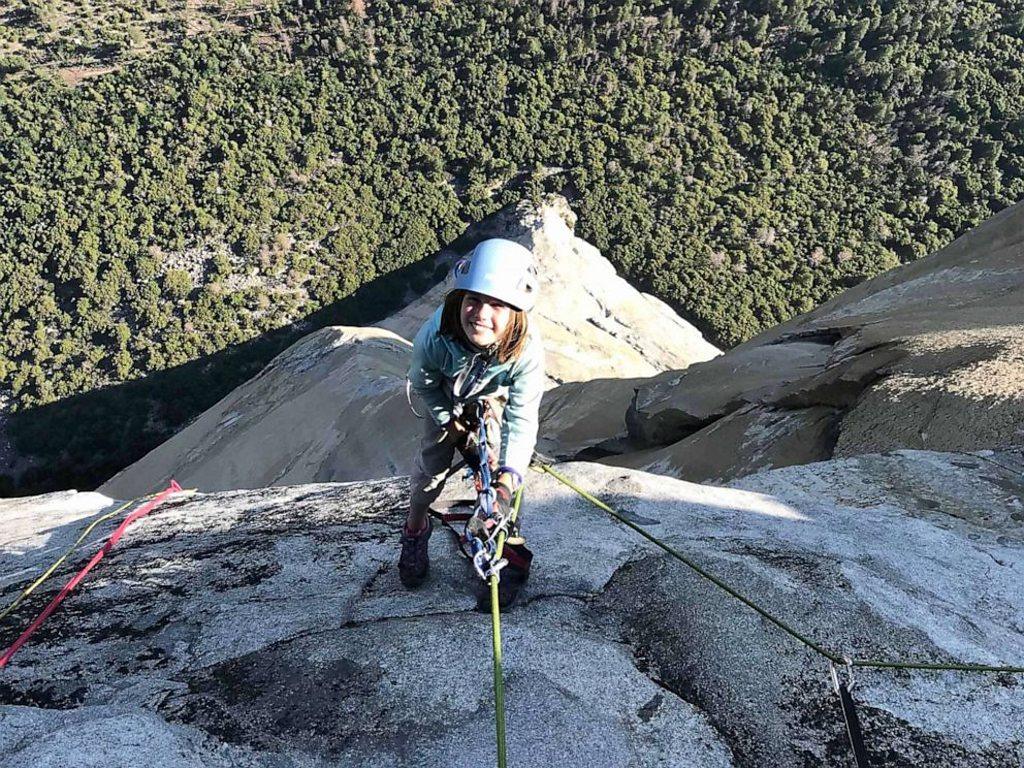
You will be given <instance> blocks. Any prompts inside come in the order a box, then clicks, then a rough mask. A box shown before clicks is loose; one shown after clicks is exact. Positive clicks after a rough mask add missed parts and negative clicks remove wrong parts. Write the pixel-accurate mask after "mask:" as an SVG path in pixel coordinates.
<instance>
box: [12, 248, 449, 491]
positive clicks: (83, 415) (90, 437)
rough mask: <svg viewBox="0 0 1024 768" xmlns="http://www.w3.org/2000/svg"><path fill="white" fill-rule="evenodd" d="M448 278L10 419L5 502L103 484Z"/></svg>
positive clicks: (385, 280) (401, 283)
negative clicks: (321, 341)
mask: <svg viewBox="0 0 1024 768" xmlns="http://www.w3.org/2000/svg"><path fill="white" fill-rule="evenodd" d="M444 270H445V267H444V265H443V263H442V262H439V261H438V260H435V259H424V260H423V261H420V262H417V263H415V264H411V265H409V266H407V267H403V268H401V269H398V270H395V271H394V272H391V273H389V274H387V275H385V276H383V277H379V278H377V279H376V280H374V281H372V282H370V283H368V284H366V285H364V286H362V287H360V288H359V289H358V290H356V291H355V292H354V293H353V294H352V295H350V296H348V297H346V298H344V299H342V300H340V301H338V302H336V303H335V304H332V305H331V306H329V307H325V308H324V309H321V310H318V311H317V312H315V313H313V314H312V315H309V316H308V317H306V318H305V319H304V320H301V321H296V322H294V323H292V324H290V325H288V326H285V327H283V328H279V329H277V330H274V331H271V332H269V333H265V334H263V335H262V336H259V337H257V338H255V339H251V340H250V341H247V342H244V343H242V344H237V345H235V346H232V347H228V348H226V349H223V350H221V351H220V352H216V353H214V354H212V355H209V356H207V357H203V358H199V359H197V360H193V361H192V362H189V363H186V364H184V365H180V366H178V367H176V368H171V369H168V370H164V371H157V372H154V373H151V374H149V375H147V376H145V377H144V378H141V379H137V380H135V381H130V382H125V383H123V384H118V385H115V386H111V387H107V388H104V389H98V390H94V391H92V392H87V393H85V394H81V395H75V396H74V397H69V398H66V399H64V400H61V401H59V402H56V403H52V404H49V405H45V406H40V407H37V408H30V409H26V410H24V411H19V412H16V413H12V414H10V415H9V416H8V418H7V423H6V425H5V428H6V436H7V438H8V439H9V440H10V442H11V446H12V449H13V454H14V456H16V457H18V458H17V459H16V461H15V463H14V466H8V467H5V468H4V470H3V473H2V474H0V496H26V495H30V494H35V493H45V492H49V491H55V490H62V489H65V488H78V489H79V490H83V489H92V488H95V487H97V486H99V485H100V484H102V483H103V482H104V481H106V480H107V479H109V478H110V477H111V476H113V475H114V474H115V473H117V472H118V471H120V470H121V469H123V468H124V467H126V466H128V465H129V464H131V463H132V462H134V461H136V460H138V459H139V458H141V457H142V456H144V455H145V454H146V453H147V452H149V451H150V450H152V449H153V448H155V447H156V446H157V445H159V444H160V443H162V442H163V441H165V440H167V439H168V438H169V437H171V436H172V435H173V434H174V433H176V432H178V431H179V430H180V429H182V428H183V427H184V426H186V425H187V424H188V422H189V421H191V420H192V419H194V418H195V417H196V416H198V415H199V414H200V413H202V412H203V411H205V410H206V409H207V408H209V407H210V406H211V405H213V404H214V403H216V402H217V401H218V400H220V399H221V398H222V397H224V396H225V395H227V394H228V393H229V392H231V390H233V389H234V388H235V387H237V386H239V385H240V384H242V383H243V382H245V381H246V380H248V379H250V378H251V377H253V376H254V375H256V374H257V373H258V372H259V371H260V370H261V369H262V368H263V367H264V366H265V365H266V364H267V363H268V362H270V360H271V359H272V358H273V357H274V356H275V355H277V354H278V353H280V352H282V351H283V350H284V349H286V348H287V347H288V346H290V345H291V344H293V343H294V342H296V341H297V340H298V339H300V338H301V337H303V336H305V335H307V334H309V333H312V332H313V331H315V330H318V329H319V328H323V327H325V326H329V325H370V324H372V323H375V322H379V321H380V320H382V319H384V318H385V317H387V316H388V315H390V314H391V313H393V312H395V311H396V310H397V309H399V308H401V307H402V306H404V305H405V304H406V303H407V302H408V299H409V296H410V294H415V295H419V294H422V293H424V292H425V291H426V290H428V289H429V288H430V287H431V286H432V285H434V284H435V283H436V282H437V281H438V280H440V279H442V278H443V276H444ZM18 464H27V465H28V466H27V467H26V468H22V467H21V466H18Z"/></svg>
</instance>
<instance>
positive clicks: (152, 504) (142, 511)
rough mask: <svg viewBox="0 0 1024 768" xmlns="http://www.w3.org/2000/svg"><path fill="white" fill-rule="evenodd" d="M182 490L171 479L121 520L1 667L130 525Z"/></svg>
mask: <svg viewBox="0 0 1024 768" xmlns="http://www.w3.org/2000/svg"><path fill="white" fill-rule="evenodd" d="M180 490H181V486H180V485H178V483H177V481H175V480H171V484H170V485H169V486H167V488H165V489H164V490H162V491H160V493H158V494H157V495H156V496H154V497H153V499H151V500H150V501H149V502H147V503H146V504H143V505H142V506H141V507H139V508H138V509H137V510H135V511H134V512H132V513H131V514H129V515H128V516H127V517H126V518H125V519H124V520H123V521H122V522H121V524H120V525H119V526H117V530H115V531H114V532H113V533H112V534H111V535H110V538H109V539H107V543H106V544H104V545H103V546H102V547H101V548H100V550H99V552H97V553H96V554H95V555H93V556H92V560H90V561H89V563H88V565H86V566H85V568H83V569H82V570H80V571H79V572H78V573H77V574H76V575H75V576H74V578H72V579H71V581H69V582H68V583H67V584H65V585H64V588H63V589H62V590H61V591H60V592H59V593H58V594H57V596H56V597H55V598H53V600H51V601H50V604H49V605H48V606H46V608H45V609H44V610H43V612H42V613H40V614H39V616H38V617H36V620H35V621H33V622H32V623H31V624H30V625H29V627H28V629H26V630H25V631H24V632H22V633H21V636H20V637H19V638H18V639H17V640H15V641H14V642H13V643H12V644H11V647H10V648H8V649H7V651H6V652H5V653H4V655H3V656H0V668H3V667H5V666H6V665H7V662H8V661H10V660H11V657H12V656H13V655H14V654H15V653H17V651H18V649H19V648H21V646H23V645H24V644H25V642H26V641H27V640H28V639H29V638H30V637H31V636H32V634H33V633H34V632H35V631H36V630H37V629H39V627H40V626H41V625H42V623H43V622H44V621H46V619H47V618H49V616H50V614H51V613H53V612H54V611H55V610H56V609H57V606H58V605H60V604H61V602H63V600H64V598H65V597H67V596H68V594H69V593H70V592H71V590H73V589H74V588H75V587H77V586H78V583H79V582H80V581H81V580H82V579H84V578H85V576H86V574H87V573H89V571H91V570H92V569H93V567H94V566H95V565H96V563H98V562H99V561H100V560H102V559H103V556H104V555H105V554H107V552H109V551H110V550H111V549H113V548H114V545H115V544H117V542H118V541H119V540H120V538H121V536H122V535H124V532H125V530H126V529H127V528H128V526H129V525H131V524H132V523H134V522H135V521H136V520H138V519H139V518H140V517H144V516H146V515H148V514H149V513H150V512H152V511H153V510H154V509H156V507H157V506H158V505H159V504H160V502H162V501H163V500H164V499H166V498H167V497H168V496H170V495H171V494H172V493H178V492H179V491H180Z"/></svg>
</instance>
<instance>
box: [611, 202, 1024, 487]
mask: <svg viewBox="0 0 1024 768" xmlns="http://www.w3.org/2000/svg"><path fill="white" fill-rule="evenodd" d="M1022 250H1024V204H1019V205H1016V206H1014V207H1012V208H1009V209H1007V210H1005V211H1003V212H1002V213H1000V214H999V215H997V216H995V217H993V218H992V219H991V220H989V221H987V222H985V223H984V224H983V225H981V226H980V227H978V228H976V229H975V230H972V231H971V232H969V233H968V234H966V235H964V236H963V237H961V238H960V239H958V240H957V241H955V242H954V243H952V244H951V245H949V246H948V247H947V248H945V249H943V250H942V251H939V252H938V253H935V254H933V255H932V256H929V257H928V258H925V259H922V260H920V261H917V262H914V263H912V264H908V265H906V266H904V267H901V268H899V269H896V270H893V271H891V272H888V273H886V274H884V275H881V276H879V277H877V278H875V279H874V280H870V281H868V282H866V283H864V284H862V285H860V286H857V287H856V288H852V289H850V290H848V291H846V292H844V293H842V294H840V295H839V296H837V297H836V298H834V299H833V300H831V301H829V302H827V303H826V304H824V305H822V306H821V307H819V308H818V309H816V310H814V311H813V312H810V313H808V314H806V315H802V316H800V317H798V318H796V319H794V320H791V321H789V322H787V323H784V324H782V325H780V326H778V327H776V328H773V329H771V330H770V331H768V332H766V333H764V334H762V335H761V336H758V337H757V338H755V339H753V340H751V341H749V342H747V343H746V344H743V345H742V346H740V347H737V348H736V349H733V350H730V351H729V352H728V353H727V354H725V355H724V356H722V357H719V358H715V359H714V360H711V361H708V362H706V363H702V364H699V365H695V366H693V367H691V368H689V369H687V370H686V371H682V372H669V373H665V374H661V375H659V376H657V377H655V378H654V379H652V380H651V381H650V382H649V383H648V384H646V385H643V386H641V387H640V388H639V391H638V392H637V396H636V399H635V401H634V403H633V405H632V406H631V408H630V411H629V414H628V416H627V423H628V424H629V434H630V437H631V438H632V439H633V441H634V442H635V443H639V444H641V445H643V446H644V447H645V448H646V449H648V450H649V449H658V448H664V449H666V450H665V452H662V453H659V454H658V456H659V457H662V456H663V454H664V453H668V454H671V455H674V456H677V457H678V458H677V459H675V460H673V461H674V464H673V466H675V467H676V468H677V470H678V471H679V472H681V473H682V475H683V476H685V477H688V478H690V479H698V480H699V479H707V478H710V477H725V478H728V477H735V476H736V475H735V474H732V472H733V471H746V470H748V469H750V468H751V467H754V468H766V467H779V466H785V465H788V464H793V463H799V462H803V461H808V460H816V459H817V460H820V459H825V458H829V457H831V456H833V455H835V456H852V455H858V454H863V453H870V452H876V451H886V450H893V449H899V448H918V449H936V450H976V449H980V448H1013V447H1017V446H1021V445H1024V429H1022V428H1021V426H1020V425H1021V424H1024V396H1022V394H1021V393H1022V392H1024V341H1022V339H1024V269H1021V263H1020V259H1021V253H1022ZM751 406H755V407H756V408H758V409H761V410H760V412H761V413H767V412H775V413H778V412H780V411H785V412H786V413H787V414H788V416H789V418H790V421H791V424H792V425H793V429H794V430H800V429H803V425H804V424H805V423H806V422H808V421H810V422H812V423H817V422H818V421H819V420H820V419H819V415H820V413H821V411H820V409H822V408H830V409H835V411H836V414H835V430H834V436H833V438H831V439H827V440H816V441H813V442H814V443H815V445H816V449H815V450H808V446H807V445H804V444H802V442H801V441H800V440H799V435H798V434H797V432H795V431H786V436H785V439H788V440H789V441H790V442H791V443H792V444H793V445H794V446H796V448H797V451H796V452H795V453H791V452H789V451H787V450H777V451H775V452H774V455H773V456H772V457H771V458H770V460H758V459H757V457H756V456H755V455H754V454H756V453H758V452H760V451H761V448H760V444H759V443H758V442H757V441H756V440H755V441H750V440H749V436H748V435H747V433H746V430H736V429H731V430H723V429H720V430H719V432H731V433H732V435H733V437H731V438H730V439H729V441H723V442H719V443H718V450H719V451H720V452H721V453H722V454H733V455H735V456H737V457H738V459H737V460H736V461H734V462H732V467H733V468H734V469H733V468H730V469H728V470H725V469H723V471H721V472H716V471H712V470H714V467H709V466H707V464H705V465H703V466H694V467H693V468H692V470H688V469H686V461H687V459H686V457H688V456H692V455H694V454H698V453H700V452H701V451H702V450H703V448H702V444H703V443H706V441H707V438H708V435H707V433H703V432H702V431H703V430H705V429H707V428H708V427H709V426H710V425H712V424H714V423H715V422H716V421H717V420H719V419H723V418H725V417H728V416H730V415H731V414H737V417H738V418H739V419H740V420H741V421H742V420H744V417H742V416H740V412H741V411H744V409H748V408H750V407H751ZM801 409H806V411H807V412H806V413H802V414H800V413H799V412H800V411H801ZM815 409H818V410H815ZM747 412H748V413H749V411H747ZM722 426H723V427H724V426H725V425H722ZM718 437H719V438H721V437H722V435H721V434H719V435H718ZM778 437H779V438H780V439H781V438H783V435H779V436H778ZM690 441H692V442H690ZM673 444H676V445H673ZM668 446H672V447H671V448H668ZM762 458H763V457H762ZM612 460H613V461H614V460H615V459H612ZM659 460H660V459H659ZM623 461H624V462H627V463H630V464H631V465H634V466H637V465H640V466H652V465H650V464H644V462H643V461H642V457H640V458H633V459H628V458H623ZM671 463H672V462H671V461H670V464H671Z"/></svg>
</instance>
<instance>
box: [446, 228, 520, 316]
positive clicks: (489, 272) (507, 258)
mask: <svg viewBox="0 0 1024 768" xmlns="http://www.w3.org/2000/svg"><path fill="white" fill-rule="evenodd" d="M452 271H453V272H454V274H455V285H454V286H452V290H453V291H473V292H474V293H482V294H484V295H485V296H490V297H492V298H495V299H498V300H499V301H503V302H505V303H506V304H508V305H509V306H510V307H512V308H514V309H521V310H523V311H524V312H529V311H530V310H531V309H533V305H534V303H535V302H536V300H537V268H536V267H535V266H534V263H533V254H532V253H530V251H529V250H528V249H526V248H524V247H523V246H521V245H519V243H514V242H512V241H511V240H503V239H501V238H494V239H492V240H484V241H483V242H481V243H479V244H478V245H477V247H476V248H474V249H473V251H472V253H470V254H469V255H468V256H464V257H463V258H461V259H459V260H458V261H457V262H455V267H454V268H453V270H452Z"/></svg>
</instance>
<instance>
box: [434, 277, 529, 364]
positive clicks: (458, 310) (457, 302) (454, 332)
mask: <svg viewBox="0 0 1024 768" xmlns="http://www.w3.org/2000/svg"><path fill="white" fill-rule="evenodd" d="M466 293H467V291H452V292H451V293H449V294H448V296H447V298H445V300H444V309H443V310H441V334H442V335H443V336H447V337H448V338H450V339H454V340H455V341H457V342H459V343H460V344H462V345H463V346H465V347H468V348H470V349H473V348H475V347H476V345H475V344H474V343H473V342H471V341H470V340H469V339H468V338H467V337H466V332H465V331H463V330H462V319H461V315H462V299H463V297H465V295H466ZM510 309H511V310H512V316H511V317H510V318H509V324H508V328H506V329H505V334H504V336H502V338H500V339H498V340H497V341H496V342H495V343H494V345H493V346H492V347H491V348H490V349H489V350H488V351H489V352H490V353H491V354H492V355H494V357H495V358H496V359H497V361H498V362H499V363H507V362H508V361H509V360H515V359H517V358H518V357H519V356H520V355H521V354H523V350H524V349H525V348H526V332H527V330H528V329H529V327H530V324H529V320H528V318H527V316H526V313H525V312H524V311H523V310H521V309H515V308H513V307H510Z"/></svg>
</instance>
